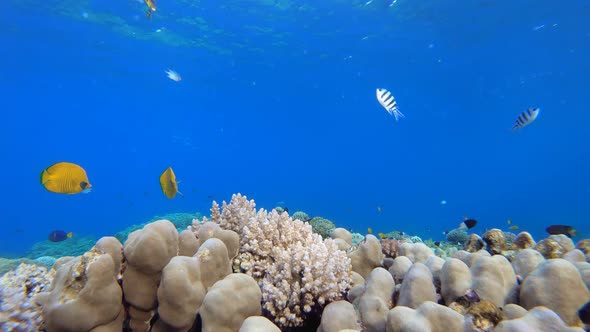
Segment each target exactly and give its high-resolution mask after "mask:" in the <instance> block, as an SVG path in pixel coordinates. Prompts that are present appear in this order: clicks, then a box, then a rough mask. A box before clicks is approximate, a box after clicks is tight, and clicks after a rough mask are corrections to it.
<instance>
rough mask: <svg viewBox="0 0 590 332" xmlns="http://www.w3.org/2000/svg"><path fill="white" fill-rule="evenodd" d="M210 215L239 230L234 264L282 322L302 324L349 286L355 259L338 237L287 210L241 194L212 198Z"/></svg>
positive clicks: (276, 321) (337, 297) (342, 294)
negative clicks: (254, 283)
mask: <svg viewBox="0 0 590 332" xmlns="http://www.w3.org/2000/svg"><path fill="white" fill-rule="evenodd" d="M211 215H212V218H211V219H212V221H214V222H216V223H219V224H220V226H221V227H222V228H224V229H229V230H232V231H234V232H237V233H238V234H239V235H240V252H239V254H238V256H237V257H236V258H235V259H234V269H235V270H237V271H239V272H243V273H246V274H248V275H251V276H252V277H254V279H255V280H256V281H257V282H258V283H259V285H260V287H261V289H262V301H263V309H264V311H265V313H266V314H267V315H268V316H270V317H271V318H273V319H274V321H275V323H277V324H278V325H280V326H283V327H287V326H300V325H302V324H303V322H304V320H305V318H306V317H307V316H308V315H310V314H313V313H314V312H315V311H316V310H317V312H321V309H322V308H323V307H324V306H325V305H326V304H328V303H329V302H332V301H336V300H340V299H343V298H344V296H345V294H346V291H347V290H348V289H349V288H350V284H351V282H352V279H351V271H352V270H351V262H350V259H349V258H348V257H347V256H346V253H345V252H344V251H341V250H338V247H337V245H336V243H335V242H334V240H332V239H327V240H322V238H321V237H320V236H319V235H317V234H314V233H313V232H312V228H311V226H310V225H309V224H308V223H305V222H303V221H300V220H293V219H292V218H291V217H289V216H288V214H287V213H282V214H279V213H277V212H276V211H275V210H272V211H270V212H268V211H266V210H264V209H261V210H259V211H258V212H256V205H255V203H254V201H252V200H250V201H249V200H248V199H247V197H246V196H242V195H240V194H237V195H233V196H232V199H231V202H230V203H229V204H226V203H225V202H223V211H222V212H221V213H219V206H218V205H217V204H215V203H214V204H213V207H212V209H211Z"/></svg>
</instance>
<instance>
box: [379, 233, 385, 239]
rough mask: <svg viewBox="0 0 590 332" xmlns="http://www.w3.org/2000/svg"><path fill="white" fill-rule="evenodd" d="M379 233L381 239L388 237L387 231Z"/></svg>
mask: <svg viewBox="0 0 590 332" xmlns="http://www.w3.org/2000/svg"><path fill="white" fill-rule="evenodd" d="M378 235H379V238H380V239H387V234H385V233H379V234H378Z"/></svg>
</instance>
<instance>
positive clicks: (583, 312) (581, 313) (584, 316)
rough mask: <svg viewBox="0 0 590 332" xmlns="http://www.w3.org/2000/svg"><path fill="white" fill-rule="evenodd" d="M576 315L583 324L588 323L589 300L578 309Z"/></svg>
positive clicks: (589, 320)
mask: <svg viewBox="0 0 590 332" xmlns="http://www.w3.org/2000/svg"><path fill="white" fill-rule="evenodd" d="M578 317H580V320H581V321H582V323H584V324H590V302H586V304H584V306H583V307H581V308H580V310H578Z"/></svg>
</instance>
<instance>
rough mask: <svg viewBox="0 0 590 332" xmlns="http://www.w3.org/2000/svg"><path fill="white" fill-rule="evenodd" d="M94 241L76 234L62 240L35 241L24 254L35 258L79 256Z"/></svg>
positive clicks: (92, 244) (88, 248)
mask: <svg viewBox="0 0 590 332" xmlns="http://www.w3.org/2000/svg"><path fill="white" fill-rule="evenodd" d="M95 242H96V239H95V238H89V237H79V236H76V235H74V236H73V237H72V238H70V239H67V240H66V241H62V242H51V241H49V240H45V241H42V242H37V243H35V244H34V245H33V246H32V247H31V250H30V251H29V252H28V253H27V254H26V257H28V258H32V259H35V258H38V257H43V256H49V257H61V256H79V255H83V254H84V253H85V252H86V251H88V250H90V248H92V246H94V243H95Z"/></svg>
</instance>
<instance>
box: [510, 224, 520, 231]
mask: <svg viewBox="0 0 590 332" xmlns="http://www.w3.org/2000/svg"><path fill="white" fill-rule="evenodd" d="M508 228H509V229H510V230H513V231H515V230H517V229H519V228H520V227H518V226H517V225H512V226H510V227H508Z"/></svg>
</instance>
